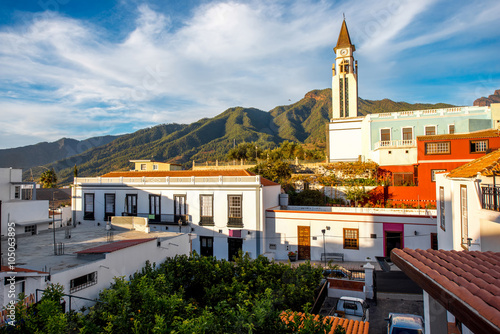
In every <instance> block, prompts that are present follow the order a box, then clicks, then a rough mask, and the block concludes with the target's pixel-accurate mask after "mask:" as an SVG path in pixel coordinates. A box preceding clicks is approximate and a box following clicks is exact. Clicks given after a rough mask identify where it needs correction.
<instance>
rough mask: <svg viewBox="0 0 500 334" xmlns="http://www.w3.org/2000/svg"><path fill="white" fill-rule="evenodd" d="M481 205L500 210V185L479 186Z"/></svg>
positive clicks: (487, 208)
mask: <svg viewBox="0 0 500 334" xmlns="http://www.w3.org/2000/svg"><path fill="white" fill-rule="evenodd" d="M481 207H482V208H483V209H486V210H492V211H500V187H498V186H493V185H491V184H489V185H486V186H482V187H481Z"/></svg>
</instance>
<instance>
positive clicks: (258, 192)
mask: <svg viewBox="0 0 500 334" xmlns="http://www.w3.org/2000/svg"><path fill="white" fill-rule="evenodd" d="M258 178H259V179H258V180H259V185H258V186H257V188H256V189H255V193H256V194H255V195H256V199H257V201H256V202H257V203H256V206H257V210H256V216H257V217H256V218H257V219H256V220H257V221H256V226H255V253H256V254H255V258H257V257H258V256H259V255H260V254H261V249H260V247H261V246H260V241H261V240H260V238H261V229H262V212H261V208H262V203H261V202H262V184H261V182H260V177H259V176H258Z"/></svg>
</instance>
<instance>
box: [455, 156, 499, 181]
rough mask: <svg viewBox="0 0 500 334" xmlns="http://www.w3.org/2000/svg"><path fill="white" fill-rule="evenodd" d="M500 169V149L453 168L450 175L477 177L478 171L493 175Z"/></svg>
mask: <svg viewBox="0 0 500 334" xmlns="http://www.w3.org/2000/svg"><path fill="white" fill-rule="evenodd" d="M498 171H500V150H496V151H493V152H491V153H489V154H486V155H483V156H482V157H480V158H477V159H476V160H473V161H471V162H469V163H466V164H465V165H462V166H460V167H457V168H455V169H454V170H452V171H451V172H450V173H449V174H448V177H475V176H476V175H477V173H481V174H482V175H485V176H492V175H493V172H498Z"/></svg>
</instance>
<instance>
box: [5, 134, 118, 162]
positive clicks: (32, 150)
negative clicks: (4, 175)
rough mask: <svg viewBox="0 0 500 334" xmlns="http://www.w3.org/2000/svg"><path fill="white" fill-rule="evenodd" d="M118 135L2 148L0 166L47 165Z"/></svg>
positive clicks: (66, 139) (109, 140) (108, 140)
mask: <svg viewBox="0 0 500 334" xmlns="http://www.w3.org/2000/svg"><path fill="white" fill-rule="evenodd" d="M118 137H119V136H101V137H93V138H89V139H85V140H76V139H71V138H61V139H59V140H57V141H55V142H51V143H47V142H42V143H38V144H35V145H28V146H23V147H17V148H8V149H2V150H0V168H6V167H12V168H22V169H28V168H31V167H36V166H40V165H45V164H48V163H51V162H53V161H57V160H61V159H65V158H69V157H71V156H74V155H76V154H80V153H82V152H85V151H87V150H90V149H92V148H95V147H98V146H101V145H105V144H107V143H109V142H111V141H113V140H115V139H116V138H118Z"/></svg>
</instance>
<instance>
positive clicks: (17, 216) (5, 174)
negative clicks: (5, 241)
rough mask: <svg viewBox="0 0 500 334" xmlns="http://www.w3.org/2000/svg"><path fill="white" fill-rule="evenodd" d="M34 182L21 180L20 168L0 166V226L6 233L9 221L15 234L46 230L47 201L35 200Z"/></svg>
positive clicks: (49, 221) (47, 216)
mask: <svg viewBox="0 0 500 334" xmlns="http://www.w3.org/2000/svg"><path fill="white" fill-rule="evenodd" d="M35 199H36V188H35V187H34V183H31V182H22V169H13V168H0V227H1V235H2V236H6V235H7V233H8V229H7V228H8V226H9V223H11V224H12V223H15V229H16V236H20V235H23V234H36V233H38V232H39V231H42V230H47V229H48V228H49V224H50V223H51V222H52V219H50V218H49V201H36V200H35Z"/></svg>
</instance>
